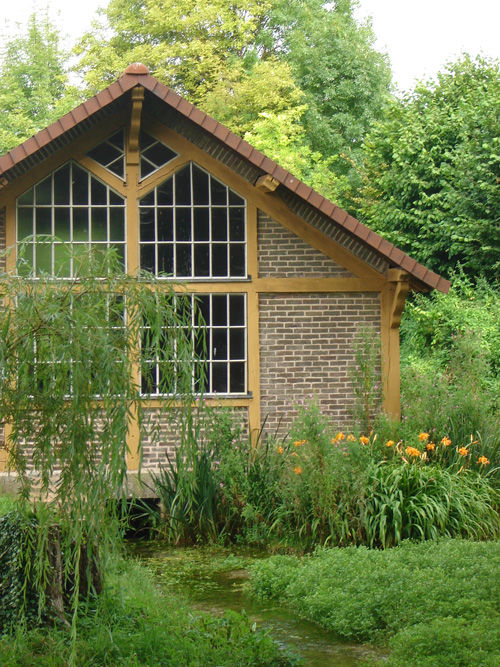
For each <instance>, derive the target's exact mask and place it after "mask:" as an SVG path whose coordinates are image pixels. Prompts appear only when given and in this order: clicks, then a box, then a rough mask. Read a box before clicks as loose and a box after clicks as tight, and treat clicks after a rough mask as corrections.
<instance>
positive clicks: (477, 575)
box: [250, 539, 500, 667]
mask: <svg viewBox="0 0 500 667" xmlns="http://www.w3.org/2000/svg"><path fill="white" fill-rule="evenodd" d="M499 575H500V544H499V543H498V542H471V541H466V540H460V539H443V540H434V541H427V542H421V543H413V542H410V541H406V542H404V543H402V544H401V545H400V546H399V547H396V548H393V549H387V550H385V551H380V550H370V549H367V548H366V547H348V548H346V549H339V548H333V549H326V548H321V549H317V550H316V551H315V552H314V553H313V554H312V555H310V556H306V557H302V558H298V557H295V556H273V557H271V558H269V559H267V560H265V561H261V562H256V563H254V564H253V565H252V568H251V580H250V588H251V591H252V592H253V594H254V595H256V596H258V597H259V598H261V599H272V600H280V601H282V602H283V603H285V604H287V605H290V606H291V607H292V608H293V609H294V610H296V612H297V613H298V614H300V615H301V616H303V617H304V618H309V619H311V620H314V621H316V622H318V623H319V624H321V625H322V626H324V627H326V628H329V629H331V630H333V631H335V632H336V633H338V634H339V635H340V636H342V637H346V638H352V639H357V640H361V641H378V642H379V643H383V644H385V643H389V645H390V646H391V648H392V649H393V652H392V654H391V656H390V657H389V659H388V661H387V662H384V664H387V665H391V666H392V665H403V664H406V665H415V666H417V665H419V666H420V665H426V666H427V665H428V666H429V667H430V666H431V665H432V666H434V665H463V667H465V666H466V665H472V664H473V665H488V666H493V665H495V664H498V662H499V661H500V648H499V647H500V596H499V592H498V588H497V587H495V586H494V583H493V582H495V581H497V580H498V577H499Z"/></svg>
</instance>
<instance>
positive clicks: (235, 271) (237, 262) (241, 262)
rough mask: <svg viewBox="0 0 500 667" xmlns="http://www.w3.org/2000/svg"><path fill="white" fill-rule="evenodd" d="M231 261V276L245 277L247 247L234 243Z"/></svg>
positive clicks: (230, 250) (230, 249)
mask: <svg viewBox="0 0 500 667" xmlns="http://www.w3.org/2000/svg"><path fill="white" fill-rule="evenodd" d="M229 261H230V275H231V276H235V277H237V276H241V277H243V276H244V275H245V246H244V245H243V244H240V243H238V244H237V245H236V244H235V243H233V244H232V245H231V246H230V247H229Z"/></svg>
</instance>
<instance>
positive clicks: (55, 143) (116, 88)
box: [0, 63, 451, 292]
mask: <svg viewBox="0 0 500 667" xmlns="http://www.w3.org/2000/svg"><path fill="white" fill-rule="evenodd" d="M135 86H142V87H144V89H145V90H147V91H149V92H150V93H151V94H152V95H153V96H154V97H155V98H158V99H159V100H161V101H162V102H164V103H165V104H167V105H168V106H169V107H171V108H172V109H175V110H176V111H177V112H178V113H179V114H181V116H183V117H185V118H186V119H188V120H189V121H190V122H191V123H193V124H194V125H196V126H198V127H200V128H202V129H203V130H204V131H205V132H207V133H208V134H210V135H212V136H213V137H214V138H216V139H217V140H218V141H220V142H221V143H222V144H223V145H224V146H226V147H227V148H229V149H231V150H232V151H234V153H236V154H237V155H238V156H239V157H240V158H243V159H244V160H245V161H247V162H248V163H249V164H250V165H252V166H253V167H255V168H256V169H258V170H259V172H261V173H262V175H265V174H269V175H270V176H271V177H272V178H274V179H276V181H278V183H279V184H280V186H282V187H283V188H285V189H286V191H288V194H289V195H295V196H296V197H298V198H299V199H300V200H303V201H304V202H305V203H307V204H308V205H309V206H311V207H312V208H314V209H316V210H317V211H319V212H320V213H321V214H323V216H326V218H328V219H330V220H331V221H332V222H333V223H335V225H336V226H337V227H339V228H341V229H342V230H344V231H346V232H348V233H349V234H350V235H352V236H353V237H354V238H355V239H356V240H358V241H360V242H362V244H363V245H364V246H366V247H367V248H369V249H370V250H372V251H375V253H376V254H377V255H379V256H380V257H382V258H384V259H385V260H387V261H388V263H389V266H391V267H394V268H400V269H403V270H404V271H406V272H407V273H408V274H409V275H410V276H411V277H412V278H413V279H414V280H413V281H412V282H413V286H418V287H419V288H420V289H422V290H429V289H438V290H439V291H441V292H448V290H449V288H450V285H451V283H450V282H449V281H448V280H446V279H445V278H443V277H442V276H440V275H438V274H437V273H435V272H433V271H431V270H430V269H428V268H426V267H425V266H423V265H422V264H419V263H418V262H417V261H416V260H414V259H412V258H411V257H409V256H408V255H406V254H405V253H404V252H403V251H402V250H400V249H399V248H397V247H396V246H394V245H393V244H392V243H390V242H389V241H387V240H386V239H384V238H382V237H381V236H380V235H379V234H376V233H375V232H374V231H372V230H371V229H369V228H368V227H367V226H366V225H364V224H363V223H361V222H360V221H359V220H357V219H356V218H354V217H353V216H351V215H349V214H348V213H347V211H344V210H343V209H341V208H339V207H338V206H336V205H335V204H333V203H332V202H331V201H329V200H328V199H326V198H325V197H323V196H322V195H320V194H319V193H318V192H316V191H315V190H313V189H312V188H311V187H309V186H308V185H306V184H305V183H303V182H302V181H300V180H299V179H298V178H296V177H295V176H294V175H293V174H291V173H290V172H289V171H287V170H286V169H284V168H283V167H281V166H280V165H278V164H277V163H276V162H274V161H273V160H271V159H270V158H268V157H267V156H265V155H264V154H263V153H261V152H260V151H259V150H257V149H256V148H254V147H253V146H251V145H250V144H249V143H248V142H246V141H244V140H243V139H242V138H241V137H239V136H237V135H236V134H234V133H232V132H231V131H230V130H229V129H228V128H227V127H225V126H224V125H222V124H221V123H218V122H217V121H216V120H215V119H214V118H212V117H210V116H209V115H208V114H206V113H204V112H203V111H201V109H198V108H197V107H195V106H194V105H193V104H191V103H190V102H188V101H187V100H185V99H184V98H182V97H181V96H180V95H178V94H177V93H175V92H174V91H173V90H171V89H170V88H168V87H167V86H165V85H164V84H162V83H160V82H159V81H158V80H157V79H155V78H154V77H153V76H151V75H150V74H149V70H148V69H147V67H145V66H144V65H142V64H140V63H134V64H132V65H129V66H128V67H127V69H126V70H125V72H124V74H123V75H122V76H121V77H120V78H119V79H118V80H117V81H115V82H114V83H112V84H111V85H110V86H108V87H107V88H105V89H104V90H102V91H101V92H100V93H98V94H97V95H95V96H94V97H92V98H90V99H89V100H87V101H86V102H84V103H83V104H80V105H79V106H78V107H76V108H75V109H73V110H72V111H70V112H69V113H67V114H66V115H64V116H62V117H61V118H59V119H58V120H56V121H55V122H54V123H52V124H51V125H49V126H48V127H46V128H44V129H43V130H41V131H40V132H38V133H37V134H35V135H34V136H33V137H30V138H29V139H27V140H26V141H24V142H23V143H22V144H20V145H19V146H16V147H15V148H13V149H12V150H11V151H9V152H8V153H6V154H5V155H3V156H2V157H0V187H2V186H5V185H6V184H8V183H9V182H10V181H11V180H14V179H15V178H16V177H17V176H19V175H20V174H22V173H25V172H26V171H28V170H29V169H30V168H31V167H32V166H34V165H35V164H38V163H39V162H41V161H42V160H43V159H45V158H46V157H48V156H49V155H51V154H52V153H54V152H55V151H56V150H58V148H60V147H61V145H62V144H64V143H66V141H64V139H65V138H66V137H68V136H69V137H70V138H71V137H73V136H75V131H76V130H78V129H79V128H82V129H83V128H86V127H88V126H89V121H92V120H98V116H99V115H100V114H101V113H103V112H106V111H110V110H111V109H112V108H113V107H114V106H115V104H116V103H118V102H119V101H120V99H121V98H122V97H123V96H124V95H125V93H127V92H128V91H130V90H131V89H132V88H134V87H135ZM92 124H93V123H92ZM78 134H79V133H78ZM415 281H416V284H415Z"/></svg>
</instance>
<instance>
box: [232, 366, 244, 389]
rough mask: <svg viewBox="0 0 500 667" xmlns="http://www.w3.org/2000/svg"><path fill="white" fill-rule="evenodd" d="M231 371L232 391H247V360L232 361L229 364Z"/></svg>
mask: <svg viewBox="0 0 500 667" xmlns="http://www.w3.org/2000/svg"><path fill="white" fill-rule="evenodd" d="M229 373H230V379H231V384H230V389H229V390H230V391H231V392H232V393H235V394H242V393H244V391H245V362H243V361H242V362H236V363H235V362H232V363H230V364H229Z"/></svg>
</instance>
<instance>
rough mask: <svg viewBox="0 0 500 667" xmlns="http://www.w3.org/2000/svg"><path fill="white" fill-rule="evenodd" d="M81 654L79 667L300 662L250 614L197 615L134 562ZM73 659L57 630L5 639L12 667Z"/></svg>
mask: <svg viewBox="0 0 500 667" xmlns="http://www.w3.org/2000/svg"><path fill="white" fill-rule="evenodd" d="M75 653H76V656H75V662H76V664H78V665H93V666H95V667H100V666H102V667H104V666H105V665H118V664H119V665H124V666H125V667H153V666H158V667H159V666H160V665H162V666H165V667H166V666H172V667H177V665H187V664H189V665H203V666H205V665H207V666H208V667H210V666H213V667H215V666H216V665H225V666H227V667H239V666H240V665H253V666H255V667H258V666H262V667H264V666H267V665H273V666H275V667H278V666H280V665H281V666H282V667H286V666H291V665H293V664H296V662H295V661H294V660H293V659H291V658H289V657H288V656H287V655H286V654H285V653H283V652H282V651H281V650H280V649H279V648H278V646H277V645H276V644H275V643H274V642H273V641H272V640H271V639H270V638H269V637H268V636H267V635H266V634H265V633H264V632H262V631H258V630H257V631H256V630H255V628H254V627H253V626H252V624H251V623H250V621H249V620H248V619H247V618H246V617H245V616H244V615H240V614H237V613H234V612H230V613H227V614H225V615H224V616H223V617H222V618H211V617H209V616H205V615H201V614H196V613H194V612H193V611H192V610H190V609H188V608H187V607H186V606H185V605H184V602H183V601H182V600H180V599H179V598H178V597H177V596H175V595H174V594H173V593H172V592H171V591H169V592H168V595H167V594H163V593H162V592H161V591H160V590H159V589H158V588H157V587H156V585H155V584H154V581H153V578H152V576H151V573H150V572H149V571H148V570H147V569H146V568H145V567H144V566H141V565H140V564H139V563H133V562H121V563H118V564H117V565H115V567H114V569H113V570H112V571H111V572H110V576H109V578H108V583H107V586H106V588H105V591H104V594H103V596H102V599H101V601H100V603H99V605H98V606H97V608H96V609H95V610H94V611H93V612H89V613H87V614H82V615H81V617H80V619H79V620H78V639H77V643H76V649H75ZM70 655H71V647H70V644H69V642H68V637H67V635H66V634H65V633H64V632H63V631H62V630H59V629H57V628H51V629H46V628H44V629H43V630H33V631H30V632H27V633H24V634H20V633H17V634H14V635H11V636H7V637H4V638H3V639H0V660H1V661H2V665H3V666H4V667H21V665H27V664H37V665H42V666H45V667H56V666H59V665H66V664H68V660H69V659H70Z"/></svg>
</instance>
